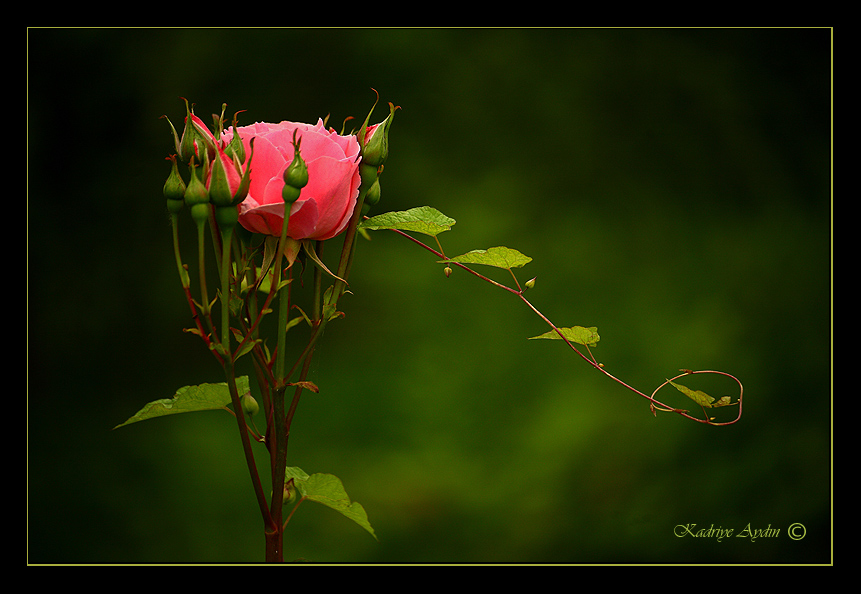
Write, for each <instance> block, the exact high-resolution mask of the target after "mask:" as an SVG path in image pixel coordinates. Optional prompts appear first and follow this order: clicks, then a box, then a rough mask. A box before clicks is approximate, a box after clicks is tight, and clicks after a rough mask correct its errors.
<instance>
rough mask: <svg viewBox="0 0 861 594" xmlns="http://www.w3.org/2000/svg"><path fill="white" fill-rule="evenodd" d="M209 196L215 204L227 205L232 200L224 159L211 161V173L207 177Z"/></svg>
mask: <svg viewBox="0 0 861 594" xmlns="http://www.w3.org/2000/svg"><path fill="white" fill-rule="evenodd" d="M209 198H210V200H211V201H212V203H213V204H214V205H215V206H229V205H230V204H231V203H232V202H233V194H232V193H231V192H230V183H229V182H228V181H227V171H225V170H224V161H222V160H221V159H220V158H219V159H216V160H215V161H213V162H212V175H211V176H210V178H209Z"/></svg>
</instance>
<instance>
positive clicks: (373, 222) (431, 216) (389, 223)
mask: <svg viewBox="0 0 861 594" xmlns="http://www.w3.org/2000/svg"><path fill="white" fill-rule="evenodd" d="M454 224H455V220H454V219H451V218H449V217H447V216H445V215H444V214H442V213H441V212H440V211H438V210H437V209H435V208H431V207H430V206H418V207H416V208H411V209H409V210H402V211H397V212H387V213H383V214H379V215H377V216H375V217H371V218H370V219H368V220H367V221H363V222H362V223H361V224H360V225H359V228H360V229H370V230H372V231H377V230H379V229H398V230H400V231H415V232H416V233H423V234H425V235H431V236H433V237H435V236H437V235H439V234H440V233H442V232H443V231H448V230H450V229H451V226H452V225H454Z"/></svg>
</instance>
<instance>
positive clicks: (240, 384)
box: [114, 375, 251, 429]
mask: <svg viewBox="0 0 861 594" xmlns="http://www.w3.org/2000/svg"><path fill="white" fill-rule="evenodd" d="M236 388H237V390H238V391H239V395H240V396H242V395H243V394H246V393H248V392H250V391H251V390H250V388H249V386H248V376H247V375H243V376H242V377H238V378H236ZM230 402H231V399H230V389H229V388H228V387H227V384H226V383H224V382H222V383H220V384H200V385H199V386H185V387H182V388H180V389H179V390H177V391H176V394H174V395H173V398H163V399H161V400H154V401H153V402H150V403H149V404H147V405H146V406H144V407H143V408H142V409H140V410H139V411H138V412H137V413H135V415H134V416H133V417H131V418H129V420H127V421H126V422H125V423H120V424H119V425H117V426H116V427H114V429H116V428H117V427H122V426H123V425H131V424H132V423H137V422H138V421H146V420H147V419H154V418H156V417H164V416H166V415H175V414H179V413H186V412H196V411H199V410H217V409H220V408H224V407H225V406H227V405H228V404H230Z"/></svg>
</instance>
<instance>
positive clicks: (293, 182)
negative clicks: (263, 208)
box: [284, 130, 308, 202]
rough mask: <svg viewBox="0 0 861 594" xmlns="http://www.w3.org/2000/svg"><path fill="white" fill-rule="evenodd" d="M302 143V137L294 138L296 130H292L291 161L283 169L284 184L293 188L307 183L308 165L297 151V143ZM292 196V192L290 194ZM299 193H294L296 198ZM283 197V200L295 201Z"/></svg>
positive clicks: (300, 187)
mask: <svg viewBox="0 0 861 594" xmlns="http://www.w3.org/2000/svg"><path fill="white" fill-rule="evenodd" d="M300 144H302V139H301V138H300V139H298V140H297V139H296V130H294V131H293V161H292V162H291V163H290V165H288V166H287V169H285V170H284V184H285V186H290V187H293V188H298V189H300V190H301V189H302V188H304V187H305V186H306V185H308V166H307V165H305V160H304V159H303V158H302V155H301V153H300V152H299V145H300ZM290 195H291V196H292V193H291V194H290ZM298 197H299V195H298V194H296V198H298ZM296 198H294V199H293V200H288V199H287V196H285V197H284V201H285V202H295V200H296Z"/></svg>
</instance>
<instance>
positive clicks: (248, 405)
mask: <svg viewBox="0 0 861 594" xmlns="http://www.w3.org/2000/svg"><path fill="white" fill-rule="evenodd" d="M233 210H236V209H235V208H234V209H233ZM242 410H244V411H245V414H247V415H249V416H252V417H253V416H254V415H256V414H257V412H258V411H259V410H260V405H259V404H257V401H256V400H255V399H254V396H252V395H251V394H245V395H244V396H243V397H242Z"/></svg>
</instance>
